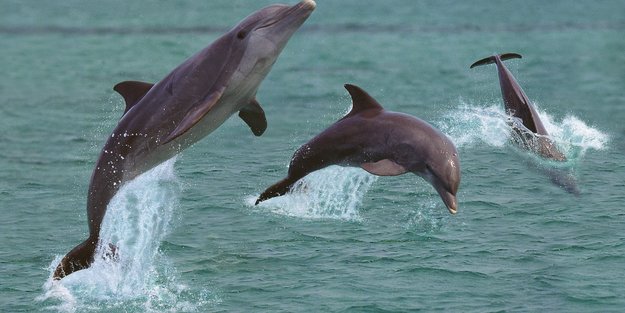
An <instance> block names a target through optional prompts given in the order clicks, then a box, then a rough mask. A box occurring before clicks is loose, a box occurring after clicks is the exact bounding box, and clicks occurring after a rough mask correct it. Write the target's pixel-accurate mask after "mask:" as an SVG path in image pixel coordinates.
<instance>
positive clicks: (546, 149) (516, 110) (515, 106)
mask: <svg viewBox="0 0 625 313" xmlns="http://www.w3.org/2000/svg"><path fill="white" fill-rule="evenodd" d="M515 58H518V59H520V58H522V57H521V55H520V54H517V53H504V54H500V55H493V56H490V57H487V58H484V59H481V60H479V61H477V62H475V63H473V64H472V65H471V68H474V67H476V66H480V65H485V64H491V63H495V64H496V65H497V73H498V74H499V86H500V87H501V95H502V97H503V101H504V106H505V108H506V113H507V114H509V115H512V116H513V117H516V118H518V119H520V120H521V121H522V123H523V127H518V126H515V125H514V123H513V125H512V126H513V129H514V130H515V131H516V132H517V134H518V135H519V138H518V139H519V141H520V142H519V143H520V144H521V146H523V147H524V148H525V149H528V150H531V151H535V152H536V153H538V154H539V155H540V156H542V157H544V158H547V159H551V160H556V161H566V156H564V153H562V152H560V150H558V148H557V147H556V145H555V144H554V142H553V141H552V140H551V138H550V137H549V133H548V132H547V129H545V126H544V125H543V123H542V121H541V120H540V118H539V117H538V113H536V109H534V106H533V105H532V103H531V102H530V100H529V99H528V98H527V96H526V95H525V92H524V91H523V89H522V88H521V86H519V83H517V81H516V79H514V76H512V73H510V71H509V70H508V68H507V67H506V66H505V65H504V64H503V62H502V61H503V60H508V59H515ZM523 128H525V129H527V130H529V131H531V132H532V133H533V134H534V136H531V134H527V131H525V130H524V129H523ZM528 135H530V136H528Z"/></svg>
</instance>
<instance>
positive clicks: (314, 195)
mask: <svg viewBox="0 0 625 313" xmlns="http://www.w3.org/2000/svg"><path fill="white" fill-rule="evenodd" d="M376 179H377V176H374V175H371V174H369V173H367V172H365V171H364V170H362V169H360V168H355V167H341V166H329V167H327V168H325V169H322V170H319V171H315V172H313V173H310V174H308V176H306V177H304V178H302V179H300V180H299V181H298V182H297V183H295V185H294V186H293V188H292V189H291V191H290V192H289V193H287V194H286V195H284V196H282V197H276V198H272V199H269V200H267V201H264V202H261V203H260V204H258V207H259V208H260V209H262V210H268V211H270V212H272V213H274V214H279V215H286V216H292V217H300V218H308V219H338V220H348V221H360V220H362V219H361V217H360V213H359V210H358V207H359V206H360V204H361V202H362V198H363V197H364V195H365V194H366V193H367V191H368V190H369V188H370V187H371V185H372V184H373V183H374V182H375V181H376ZM256 198H257V197H255V196H249V197H247V198H246V199H245V202H246V204H247V205H249V206H252V207H253V206H254V202H255V200H256Z"/></svg>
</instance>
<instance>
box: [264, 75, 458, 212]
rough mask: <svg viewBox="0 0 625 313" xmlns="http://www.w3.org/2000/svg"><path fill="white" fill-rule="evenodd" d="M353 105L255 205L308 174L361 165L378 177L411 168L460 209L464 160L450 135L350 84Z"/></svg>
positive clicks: (297, 154)
mask: <svg viewBox="0 0 625 313" xmlns="http://www.w3.org/2000/svg"><path fill="white" fill-rule="evenodd" d="M345 88H346V89H347V91H348V92H349V94H350V95H351V97H352V109H351V111H350V112H349V113H348V114H347V115H345V117H343V118H342V119H340V120H339V121H337V122H336V123H334V124H333V125H331V126H330V127H328V128H327V129H326V130H324V131H323V132H321V133H320V134H318V135H317V136H315V137H314V138H313V139H311V140H310V141H309V142H307V143H306V144H304V145H303V146H301V147H300V148H299V149H298V150H297V151H296V152H295V154H294V155H293V158H292V159H291V163H290V165H289V170H288V175H287V177H286V178H284V179H282V180H281V181H279V182H277V183H276V184H274V185H273V186H271V187H269V188H267V190H265V191H264V192H263V193H262V194H261V195H260V196H259V197H258V199H257V200H256V204H259V203H260V202H262V201H265V200H267V199H270V198H273V197H277V196H281V195H284V194H285V193H287V192H288V191H289V190H290V189H291V188H292V187H293V185H294V184H295V183H296V182H297V181H298V180H300V179H301V178H303V177H304V176H306V175H308V174H309V173H312V172H314V171H317V170H320V169H322V168H325V167H327V166H330V165H340V166H352V167H361V168H363V169H364V170H366V171H367V172H369V173H371V174H374V175H379V176H394V175H400V174H404V173H407V172H411V173H414V174H416V175H419V176H421V177H423V178H424V179H425V180H426V181H428V182H429V183H430V184H431V185H432V186H433V187H434V189H436V191H437V192H438V194H439V195H440V197H441V199H442V200H443V202H444V203H445V206H446V207H447V209H448V210H449V212H450V213H452V214H455V213H456V212H457V209H458V202H457V199H456V193H457V191H458V185H459V184H460V160H459V158H458V152H457V151H456V147H455V146H454V144H453V143H452V142H451V140H450V139H449V138H447V136H445V135H444V134H443V133H441V132H440V131H439V130H437V129H436V128H434V127H432V126H431V125H430V124H428V123H426V122H425V121H423V120H421V119H418V118H416V117H414V116H411V115H408V114H404V113H397V112H391V111H387V110H385V109H384V108H383V107H382V105H380V104H379V103H378V102H377V101H376V100H375V99H374V98H373V97H371V96H370V95H369V94H368V93H367V92H365V91H364V90H362V89H361V88H360V87H357V86H354V85H350V84H346V85H345Z"/></svg>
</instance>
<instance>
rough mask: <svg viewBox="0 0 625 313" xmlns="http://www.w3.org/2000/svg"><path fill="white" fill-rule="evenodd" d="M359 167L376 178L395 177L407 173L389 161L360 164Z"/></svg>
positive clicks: (404, 169) (403, 168) (401, 167)
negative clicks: (376, 176)
mask: <svg viewBox="0 0 625 313" xmlns="http://www.w3.org/2000/svg"><path fill="white" fill-rule="evenodd" d="M360 167H362V169H364V170H365V171H367V172H369V173H371V174H373V175H378V176H397V175H401V174H403V173H406V172H407V170H406V168H405V167H403V166H401V165H399V164H397V163H395V162H394V161H391V160H389V159H383V160H380V161H377V162H370V163H362V164H360Z"/></svg>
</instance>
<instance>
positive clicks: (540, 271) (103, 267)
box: [0, 0, 625, 312]
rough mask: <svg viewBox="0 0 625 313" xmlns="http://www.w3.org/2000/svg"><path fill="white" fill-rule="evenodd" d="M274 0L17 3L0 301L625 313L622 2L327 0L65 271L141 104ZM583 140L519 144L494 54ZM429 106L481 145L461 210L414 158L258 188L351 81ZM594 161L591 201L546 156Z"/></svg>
mask: <svg viewBox="0 0 625 313" xmlns="http://www.w3.org/2000/svg"><path fill="white" fill-rule="evenodd" d="M271 2H272V1H265V0H263V1H257V0H245V1H244V0H223V1H222V0H219V1H122V0H111V1H82V0H66V1H33V0H0V7H1V9H0V47H1V49H0V51H1V52H0V65H1V72H0V206H1V207H0V311H2V312H36V311H44V312H401V311H419V310H421V311H425V312H429V311H443V312H538V311H545V312H623V311H624V310H625V296H624V295H625V211H624V209H625V207H624V204H623V203H624V202H625V188H624V187H625V156H624V154H625V143H624V142H625V123H623V120H624V119H625V93H624V92H623V90H624V88H625V53H624V51H625V2H623V1H567V0H561V1H540V0H529V1H487V0H483V1H413V0H404V1H400V0H397V1H362V0H359V1H355V0H354V1H352V0H349V1H326V0H319V1H318V7H317V10H316V11H315V12H314V13H313V15H312V16H311V17H310V18H309V20H308V21H307V22H306V24H305V25H304V27H303V28H302V29H301V30H300V31H298V32H297V33H296V34H295V35H294V36H293V38H292V39H291V41H290V42H289V44H288V45H287V47H286V48H285V50H284V51H283V53H282V55H281V56H280V57H279V59H278V61H277V63H276V64H275V65H274V67H273V70H272V71H271V72H270V74H269V75H268V77H267V78H266V79H265V81H264V82H263V84H262V85H261V88H260V90H259V93H258V99H259V102H260V103H261V104H263V107H264V109H265V111H266V114H267V118H268V124H269V127H268V129H267V131H266V133H265V134H264V135H263V136H262V137H260V138H256V137H254V136H253V135H252V133H251V132H250V130H249V129H248V127H247V126H246V125H245V124H244V123H243V122H242V121H240V120H239V119H238V117H236V116H234V117H232V118H231V119H230V120H228V121H227V122H226V123H225V124H224V125H222V126H221V127H220V128H219V129H217V131H215V132H214V133H212V134H211V135H209V136H208V137H206V138H205V139H203V140H202V141H200V142H199V143H198V144H196V145H195V146H193V147H191V148H190V149H188V150H186V151H185V152H184V153H183V154H182V155H180V156H179V157H177V159H176V160H173V161H169V162H167V163H165V164H163V165H162V166H159V167H158V168H156V169H154V170H153V171H151V172H149V173H146V174H145V175H143V176H141V177H140V178H138V179H136V180H135V181H133V182H131V183H129V184H128V185H126V187H125V188H124V189H123V190H122V191H120V193H119V194H118V196H117V197H116V198H115V199H114V201H113V202H112V203H111V205H110V206H109V211H108V214H107V217H106V219H105V222H104V225H103V234H102V238H105V239H107V240H111V241H113V242H116V243H117V245H118V247H120V253H121V254H120V257H121V261H120V262H118V263H107V262H104V261H102V260H99V261H98V262H96V264H94V266H93V267H92V268H91V269H89V270H84V271H80V272H77V273H75V274H73V275H70V276H68V277H67V278H66V279H63V280H62V281H60V282H52V281H51V280H50V277H51V273H52V269H53V268H54V267H55V265H56V264H57V263H58V261H59V260H60V258H61V257H62V256H63V255H65V253H67V252H68V251H69V250H70V249H71V248H73V247H74V246H75V245H76V244H78V243H79V242H82V241H83V240H84V239H85V238H86V237H87V232H88V231H87V223H86V210H85V202H86V190H87V186H88V183H89V177H90V175H91V171H92V169H93V166H94V163H95V161H96V159H97V156H98V154H99V151H100V149H101V147H102V145H103V144H104V141H105V140H106V138H107V136H109V134H110V132H111V130H112V129H113V128H114V126H115V125H116V123H117V121H118V120H119V117H120V116H121V114H122V112H123V108H124V104H123V100H122V98H121V97H120V96H119V95H117V94H116V93H115V92H114V91H113V90H112V86H113V85H115V84H116V83H118V82H119V81H122V80H144V81H151V82H155V81H158V80H159V79H161V78H162V77H163V76H165V75H166V74H167V73H168V72H169V71H170V70H171V69H173V68H174V67H175V66H177V65H178V64H179V63H181V62H182V61H184V60H185V59H186V58H187V57H189V56H190V55H192V54H193V53H195V52H196V51H197V50H199V49H201V48H203V47H205V46H206V45H208V44H209V43H210V42H212V41H213V40H214V39H215V38H217V37H218V36H220V35H221V34H222V33H223V32H225V31H226V30H227V29H229V28H230V27H231V26H233V25H235V24H236V23H237V22H238V21H239V20H241V19H242V18H243V17H245V16H247V15H248V14H249V13H251V12H253V11H255V10H257V9H259V8H261V7H263V6H265V5H266V4H270V3H271ZM501 52H518V53H520V54H522V55H523V57H524V58H523V59H521V60H512V61H508V62H507V63H506V64H507V65H508V66H509V68H510V69H511V71H512V72H513V73H514V74H515V76H516V78H517V79H518V81H519V83H520V84H521V86H523V88H524V89H525V91H526V93H527V94H528V96H529V98H530V99H532V100H533V101H534V102H535V103H536V105H537V106H538V108H539V111H540V112H541V115H542V116H543V120H544V121H545V123H546V126H547V128H548V130H549V131H550V132H551V133H552V135H553V137H554V138H555V139H556V141H557V143H558V145H559V146H560V147H561V148H562V149H563V150H564V151H565V153H566V155H567V156H568V158H569V161H568V162H567V163H566V164H561V165H556V164H551V163H549V162H545V161H542V160H539V159H537V158H536V157H533V156H532V155H530V154H529V153H527V152H524V151H521V150H519V149H517V148H515V146H514V145H513V144H511V143H510V129H509V128H508V126H506V123H505V120H506V116H505V114H504V111H503V106H502V100H501V96H500V91H499V85H498V79H497V74H496V71H495V67H494V66H484V67H479V68H476V69H472V70H469V65H470V64H471V63H473V62H474V61H476V60H477V59H481V58H483V57H486V56H488V55H490V54H493V53H501ZM347 82H349V83H353V84H357V85H360V86H362V87H363V88H364V89H366V90H367V91H369V92H370V93H371V94H372V95H373V96H374V97H376V98H377V99H378V100H379V101H380V103H382V104H383V105H384V106H385V107H386V108H387V109H390V110H394V111H401V112H406V113H409V114H413V115H415V116H417V117H420V118H422V119H424V120H426V121H429V122H430V123H432V124H433V125H434V126H436V127H438V128H439V129H441V131H443V132H444V133H446V134H447V135H449V136H450V137H451V138H452V140H453V141H454V142H455V143H456V145H457V147H458V150H459V152H460V157H461V165H462V183H461V186H460V191H459V196H458V198H459V204H460V207H459V212H458V214H457V215H455V216H451V215H450V214H449V213H447V210H446V209H445V207H444V205H443V203H442V201H440V199H439V197H438V195H437V194H436V193H435V191H434V189H433V188H432V187H431V186H430V185H429V184H427V183H426V182H425V181H424V180H422V179H421V178H419V177H416V176H414V175H402V176H398V177H374V176H372V175H369V174H367V173H365V172H364V171H362V170H360V169H344V168H339V167H332V168H328V169H326V170H323V171H320V172H317V173H314V174H313V175H311V177H308V178H307V179H306V183H305V184H303V185H302V186H301V188H299V189H298V192H296V193H294V194H292V195H289V196H285V197H282V198H277V199H274V200H272V201H267V202H265V203H263V204H262V205H260V206H257V207H255V206H253V205H252V204H253V200H254V199H255V197H256V196H258V194H259V193H260V192H262V191H263V190H264V189H265V188H266V187H268V186H269V185H271V184H273V183H274V182H276V181H277V180H279V179H281V178H282V177H283V176H284V175H285V174H286V171H287V164H288V162H289V160H290V158H291V156H292V154H293V152H294V151H295V150H296V149H297V148H298V147H299V146H300V145H302V144H303V143H305V142H306V141H308V140H309V139H310V138H312V137H313V136H314V135H315V134H317V133H319V132H320V131H322V130H323V129H325V128H326V127H327V126H329V125H330V124H332V123H333V122H334V121H336V120H337V119H339V118H340V117H341V116H342V115H343V114H345V113H346V112H347V111H348V109H349V107H350V105H351V101H350V99H349V97H348V95H347V92H346V91H345V90H344V89H343V87H342V85H343V84H344V83H347ZM555 168H557V169H558V170H561V171H565V172H568V173H571V174H572V175H574V176H575V177H576V179H577V183H578V185H579V188H580V190H581V194H580V196H579V197H575V196H574V195H571V194H569V193H567V192H566V191H564V190H563V189H561V188H559V187H557V186H555V185H554V184H552V183H551V182H550V180H549V178H548V177H547V175H545V173H544V172H545V169H555Z"/></svg>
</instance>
